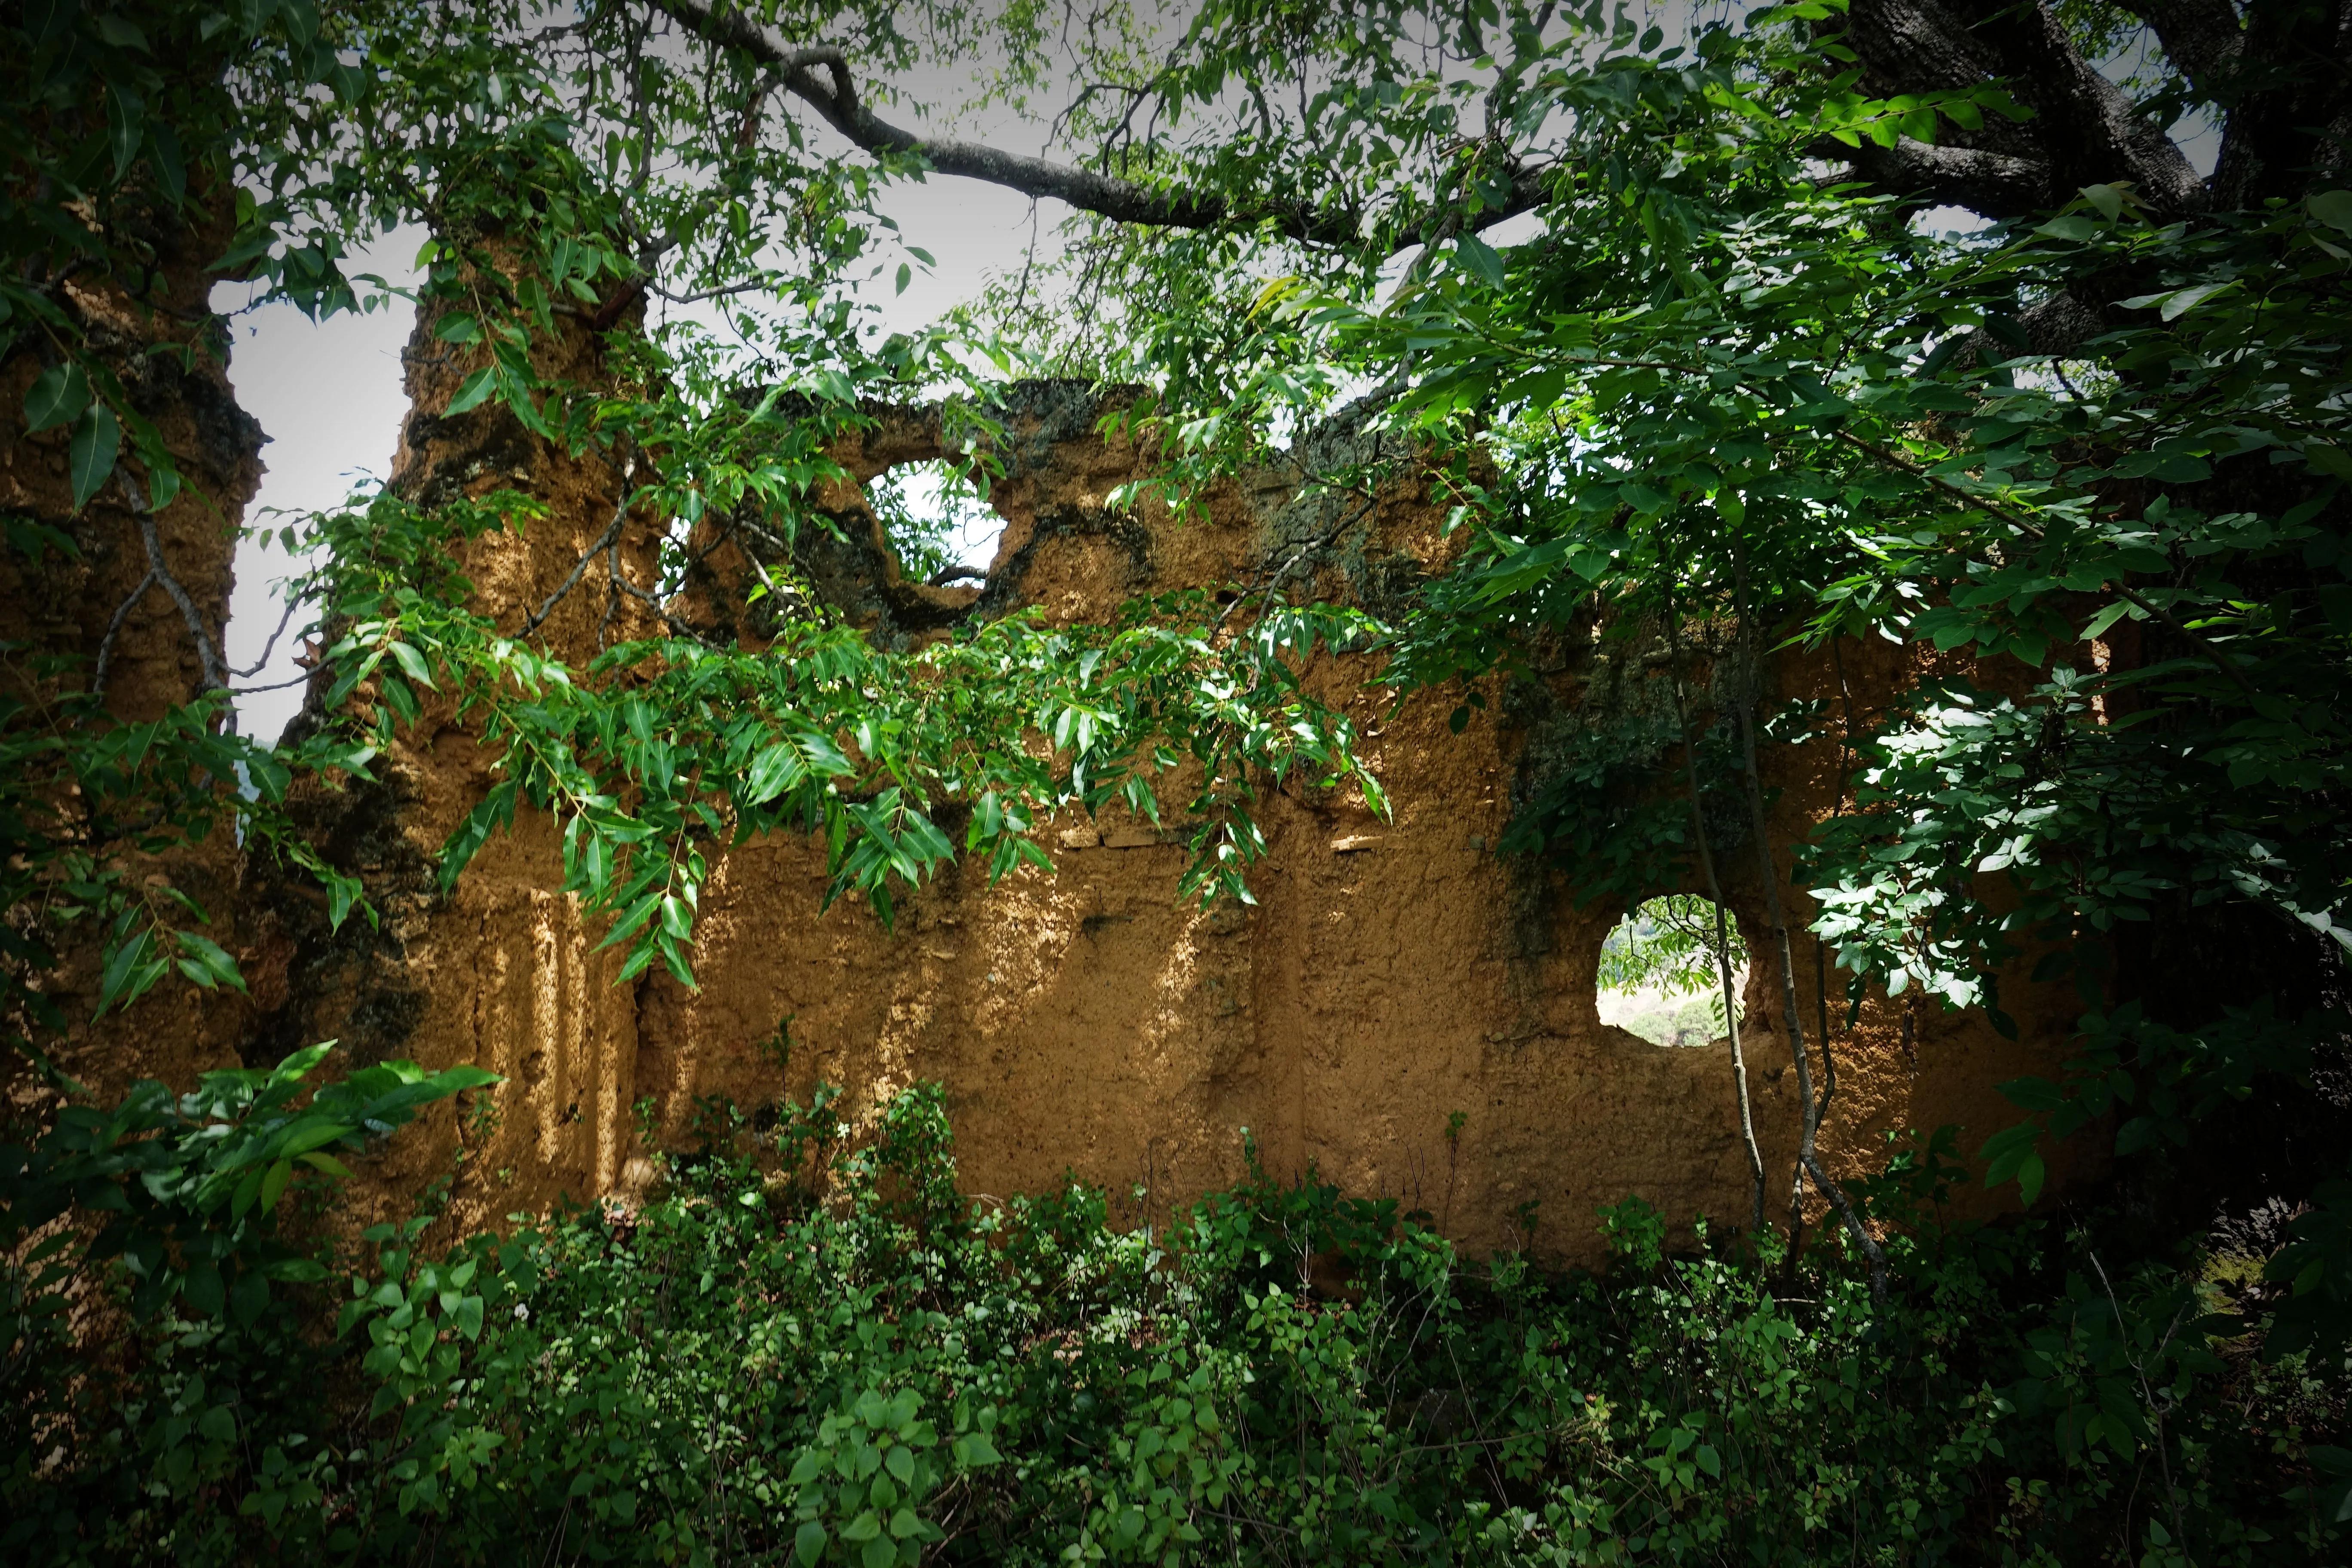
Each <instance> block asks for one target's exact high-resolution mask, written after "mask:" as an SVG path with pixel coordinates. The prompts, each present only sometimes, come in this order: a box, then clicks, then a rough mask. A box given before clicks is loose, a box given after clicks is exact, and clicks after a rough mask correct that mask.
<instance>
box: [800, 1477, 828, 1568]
mask: <svg viewBox="0 0 2352 1568" xmlns="http://www.w3.org/2000/svg"><path fill="white" fill-rule="evenodd" d="M793 1473H794V1474H795V1476H797V1475H798V1473H799V1472H798V1471H795V1472H793ZM793 1554H794V1555H795V1556H797V1557H799V1558H800V1560H801V1568H816V1563H817V1559H819V1558H820V1557H823V1556H824V1525H822V1524H819V1523H818V1522H817V1521H815V1520H813V1519H812V1520H810V1521H808V1522H807V1523H805V1524H803V1525H802V1526H801V1527H800V1529H799V1530H798V1531H795V1532H794V1533H793Z"/></svg>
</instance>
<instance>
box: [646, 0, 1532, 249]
mask: <svg viewBox="0 0 2352 1568" xmlns="http://www.w3.org/2000/svg"><path fill="white" fill-rule="evenodd" d="M647 4H649V5H652V6H653V8H654V9H656V10H657V11H660V12H661V13H663V14H664V15H665V16H669V17H671V18H672V19H673V20H675V21H677V22H678V23H679V24H680V25H682V26H686V27H688V29H690V30H691V31H692V32H694V33H695V34H696V36H698V37H702V38H705V39H708V40H709V41H710V42H712V43H715V44H719V45H721V46H723V47H729V48H735V49H740V50H742V51H743V52H744V53H745V54H747V55H749V56H750V57H751V58H752V59H753V60H755V61H757V62H759V64H760V65H761V66H762V67H764V68H767V70H768V71H769V72H770V73H771V74H772V75H773V76H774V77H775V79H777V80H779V81H781V82H782V85H783V87H784V89H785V90H786V91H788V92H790V93H791V94H793V97H795V98H798V99H800V100H802V101H803V102H804V103H806V104H807V105H808V106H809V107H810V108H812V109H814V110H816V112H817V114H818V115H819V116H820V117H821V118H822V119H823V120H824V122H825V123H826V124H828V125H830V126H832V127H833V128H834V129H835V131H837V132H840V133H841V134H842V135H843V136H845V137H846V138H848V140H849V141H850V142H852V143H853V144H855V145H856V146H858V147H860V148H862V149H864V150H865V151H866V152H868V153H874V154H876V155H877V156H899V157H909V158H919V159H920V160H921V161H922V162H923V163H924V164H925V165H927V166H928V167H929V168H930V169H931V170H932V171H934V172H935V173H938V174H955V175H960V176H961V177H962V178H965V179H969V180H982V181H985V182H986V183H988V184H992V185H1002V186H1003V187H1004V188H1005V189H1007V190H1013V191H1019V192H1020V193H1021V194H1022V195H1027V196H1037V197H1045V196H1050V197H1053V198H1055V200H1058V201H1064V202H1067V203H1069V205H1072V206H1074V207H1076V208H1077V209H1079V210H1080V211H1081V212H1089V213H1093V214H1095V215H1096V216H1099V217H1107V218H1109V219H1111V220H1113V221H1114V222H1118V223H1132V224H1140V225H1144V226H1148V227H1157V228H1214V227H1218V226H1222V225H1227V224H1233V225H1241V226H1247V225H1253V224H1258V223H1264V222H1267V221H1271V222H1272V223H1273V224H1274V225H1275V226H1276V228H1278V229H1279V230H1280V231H1281V232H1282V233H1283V234H1284V235H1286V236H1287V237H1289V238H1292V239H1295V240H1298V241H1300V242H1302V243H1305V244H1309V245H1329V246H1352V245H1356V244H1359V243H1360V242H1361V241H1362V240H1363V239H1364V237H1365V235H1364V233H1363V230H1362V227H1361V225H1360V221H1359V219H1358V217H1357V216H1356V215H1355V214H1354V213H1351V212H1347V211H1338V210H1328V209H1323V208H1318V207H1316V206H1313V205H1308V204H1306V203H1301V202H1274V201H1268V202H1264V203H1260V204H1256V205H1236V204H1234V202H1232V201H1229V200H1228V199H1227V198H1225V197H1224V196H1222V195H1213V194H1206V193H1202V192H1195V191H1181V190H1170V189H1166V188H1163V187H1160V186H1157V185H1150V184H1143V183H1141V182H1139V181H1135V180H1128V179H1121V178H1119V177H1118V176H1117V175H1114V174H1104V173H1102V172H1100V171H1098V170H1094V169H1087V168H1082V167H1079V166H1078V165H1076V164H1072V163H1055V162H1053V161H1052V160H1050V159H1046V158H1033V157H1030V156H1028V155H1026V154H1024V153H1008V152H1005V151H1004V150H1003V149H1002V148H998V147H991V146H987V145H984V144H982V143H981V142H965V141H961V140H958V139H955V138H952V137H929V136H918V135H916V134H915V133H914V132H911V131H908V130H906V129H905V128H904V127H901V126H898V125H893V124H891V123H890V122H889V121H886V120H883V119H881V118H880V117H878V116H877V115H876V114H875V113H874V111H873V110H870V109H867V108H866V106H865V104H863V103H861V102H860V101H859V100H858V98H857V91H856V84H855V81H854V79H853V77H852V74H851V70H850V65H849V60H848V58H847V57H846V56H845V55H844V54H843V52H842V51H841V50H840V49H838V48H835V47H832V46H830V45H811V46H807V47H799V48H795V47H791V46H788V45H786V44H784V43H782V42H781V41H780V40H778V39H777V38H775V37H772V36H771V35H770V34H769V32H768V30H767V29H766V28H765V27H763V26H761V25H760V24H759V23H758V22H756V21H754V20H753V19H752V18H751V16H747V15H745V14H744V13H743V12H741V11H740V10H733V9H728V8H726V7H725V5H724V3H723V0H720V3H719V4H713V3H712V0H647ZM820 68H821V69H822V70H823V71H824V77H825V79H824V80H820V79H818V76H817V72H818V70H819V69H820ZM1548 194H1549V193H1548V190H1547V187H1546V185H1545V183H1544V181H1543V179H1542V177H1541V175H1540V174H1539V173H1536V172H1523V173H1521V174H1518V175H1517V177H1515V178H1514V180H1513V181H1512V185H1511V195H1510V198H1509V200H1507V202H1506V203H1505V204H1504V205H1502V206H1500V207H1497V208H1492V209H1489V210H1488V211H1486V212H1482V213H1480V214H1479V215H1478V217H1477V220H1476V222H1475V225H1474V227H1476V228H1482V229H1483V228H1487V227H1491V226H1494V225H1496V224H1498V223H1501V222H1503V221H1504V220H1505V219H1507V218H1510V217H1515V216H1517V215H1518V214H1520V213H1523V212H1526V211H1528V210H1529V209H1531V208H1533V207H1535V206H1538V205H1541V204H1542V203H1543V201H1544V200H1545V199H1546V197H1547V195H1548ZM1415 238H1417V237H1415ZM1413 242H1414V239H1412V238H1408V239H1405V240H1403V241H1402V244H1412V243H1413Z"/></svg>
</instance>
